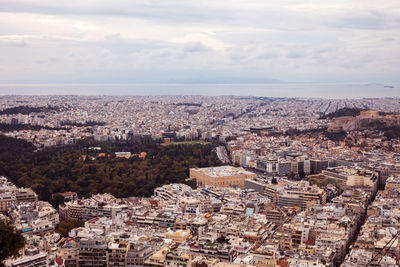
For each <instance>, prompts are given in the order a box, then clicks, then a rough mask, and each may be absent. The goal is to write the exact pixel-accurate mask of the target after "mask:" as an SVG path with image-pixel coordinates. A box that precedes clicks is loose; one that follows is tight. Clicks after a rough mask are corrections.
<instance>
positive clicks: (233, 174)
mask: <svg viewBox="0 0 400 267" xmlns="http://www.w3.org/2000/svg"><path fill="white" fill-rule="evenodd" d="M256 176H257V175H256V174H255V173H252V172H249V171H246V170H244V169H242V168H235V167H232V166H220V167H210V168H191V169H190V179H196V181H197V185H213V186H217V187H225V186H233V187H244V180H246V179H251V178H255V177H256Z"/></svg>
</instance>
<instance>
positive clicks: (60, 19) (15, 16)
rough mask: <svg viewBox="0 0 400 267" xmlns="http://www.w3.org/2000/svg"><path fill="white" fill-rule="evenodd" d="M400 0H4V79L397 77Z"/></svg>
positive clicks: (0, 23)
mask: <svg viewBox="0 0 400 267" xmlns="http://www.w3.org/2000/svg"><path fill="white" fill-rule="evenodd" d="M399 70H400V1H399V0H385V1H377V0H376V1H369V0H350V1H349V0H330V1H321V0H311V1H301V0H293V1H289V0H279V1H268V0H262V1H249V0H247V1H241V0H224V1H217V0H201V1H199V0H195V1H194V0H193V1H192V0H186V1H184V0H181V1H178V0H159V1H153V0H112V1H110V0H57V1H55V0H1V4H0V83H2V84H24V83H110V84H111V83H122V84H123V83H267V82H271V81H287V82H381V83H386V82H391V83H396V82H400V75H399Z"/></svg>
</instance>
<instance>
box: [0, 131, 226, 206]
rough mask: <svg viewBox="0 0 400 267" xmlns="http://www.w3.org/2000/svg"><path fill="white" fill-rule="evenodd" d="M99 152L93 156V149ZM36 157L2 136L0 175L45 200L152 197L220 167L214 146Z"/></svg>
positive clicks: (115, 146) (82, 144) (130, 146)
mask: <svg viewBox="0 0 400 267" xmlns="http://www.w3.org/2000/svg"><path fill="white" fill-rule="evenodd" d="M94 146H96V147H101V150H93V149H90V148H91V147H94ZM33 151H34V146H33V145H32V144H30V143H28V142H25V141H23V140H17V139H13V138H8V137H5V136H0V175H4V176H6V177H8V178H9V179H11V181H12V182H14V183H15V184H17V185H18V186H24V187H31V188H32V189H33V190H35V191H36V192H37V193H38V195H39V197H40V198H41V199H42V200H46V201H47V200H49V199H50V198H51V195H52V194H53V193H59V192H67V191H73V192H77V193H78V194H79V195H80V196H84V197H89V196H91V195H92V194H97V193H111V194H113V195H115V196H116V197H129V196H150V195H152V194H153V190H154V188H156V187H158V186H162V185H164V184H167V183H187V181H185V180H186V178H188V176H189V168H191V167H208V166H218V165H220V164H221V163H220V161H219V160H218V157H217V155H216V153H215V151H214V149H213V146H212V144H202V143H191V144H179V145H170V146H162V145H160V144H159V143H158V142H156V141H154V140H151V139H141V140H136V141H133V140H130V141H116V142H103V143H99V142H96V141H94V140H84V141H79V142H78V143H77V144H75V145H71V146H64V147H52V148H48V149H44V150H43V151H37V152H33ZM118 151H125V152H131V153H132V154H138V153H140V152H146V153H147V155H146V158H145V159H141V158H139V157H135V156H134V157H131V158H129V159H125V158H117V157H116V156H115V152H118Z"/></svg>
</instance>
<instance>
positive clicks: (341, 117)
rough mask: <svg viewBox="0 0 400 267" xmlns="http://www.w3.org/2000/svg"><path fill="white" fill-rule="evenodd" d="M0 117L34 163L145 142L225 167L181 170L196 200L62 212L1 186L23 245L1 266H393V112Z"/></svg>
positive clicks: (250, 109) (218, 106) (227, 103)
mask: <svg viewBox="0 0 400 267" xmlns="http://www.w3.org/2000/svg"><path fill="white" fill-rule="evenodd" d="M0 110H1V112H0V124H1V127H2V128H1V129H0V130H1V133H2V134H3V135H6V136H8V137H12V138H17V139H23V140H26V141H28V142H31V143H33V144H34V146H35V148H36V150H37V151H42V150H45V149H47V148H54V147H60V148H62V147H66V146H68V145H73V144H75V143H77V142H78V141H79V140H83V139H93V140H95V141H97V142H117V141H121V140H123V141H124V140H126V141H128V140H139V139H141V138H151V139H153V140H157V141H158V142H159V143H160V144H162V145H163V146H168V145H173V144H187V145H190V144H191V143H194V142H197V143H199V144H202V143H208V144H213V145H215V153H216V154H217V156H218V158H219V160H220V161H221V166H208V167H192V168H190V170H189V171H188V177H187V180H188V181H195V182H196V184H197V186H195V187H194V186H193V187H191V186H189V185H187V184H183V183H173V184H165V185H163V186H160V187H158V188H156V189H155V190H154V194H153V196H151V197H138V196H137V195H135V192H132V196H131V197H126V198H116V197H114V196H113V195H111V194H109V193H104V194H95V195H92V196H91V197H86V198H85V197H82V196H79V195H78V194H77V193H76V192H53V195H57V196H60V197H62V199H63V201H62V203H60V205H59V206H58V207H54V206H53V205H51V204H50V203H49V202H47V201H42V200H40V199H39V197H38V195H37V194H36V193H35V192H34V191H33V190H32V189H30V188H22V187H18V186H17V185H16V184H14V183H12V182H11V181H10V180H9V179H8V177H0V220H11V221H12V222H13V225H14V226H15V227H16V228H17V229H18V230H19V231H21V232H22V235H23V236H24V238H25V240H26V244H25V247H24V248H23V249H22V251H21V253H20V256H19V257H13V258H8V259H7V260H6V261H5V262H4V264H5V266H21V267H22V266H68V267H74V266H99V267H100V266H180V267H187V266H198V267H203V266H221V267H223V266H237V267H239V266H265V267H275V266H282V267H285V266H301V267H303V266H304V267H309V266H310V267H311V266H318V267H322V266H330V267H336V266H342V267H353V266H355V267H362V266H380V267H395V266H400V242H399V241H400V139H399V137H398V136H396V134H395V133H396V129H398V128H399V127H400V115H399V114H398V112H399V111H400V99H397V98H377V99H335V100H330V99H300V98H267V97H236V96H220V97H207V96H158V97H156V96H154V97H130V96H127V97H122V96H121V97H117V96H2V97H0ZM354 112H355V113H354ZM332 114H336V115H334V116H333V115H332ZM91 149H92V150H96V151H97V150H98V152H99V153H98V157H93V158H92V160H93V161H95V160H98V159H99V158H100V157H102V156H104V153H102V151H101V150H102V147H101V146H100V147H92V148H91ZM92 154H93V153H92ZM114 156H115V157H117V158H121V159H120V160H129V159H130V158H131V157H134V156H135V155H134V153H133V151H115V152H114ZM136 156H138V157H139V158H145V157H146V151H141V153H140V154H138V155H136ZM82 160H85V159H82ZM0 167H1V168H3V167H2V166H0ZM77 221H79V222H81V224H80V225H79V226H78V225H77V227H74V228H71V229H68V231H67V232H66V233H62V232H60V231H56V228H57V229H60V225H61V224H68V223H72V222H77ZM57 226H58V227H57Z"/></svg>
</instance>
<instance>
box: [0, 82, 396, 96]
mask: <svg viewBox="0 0 400 267" xmlns="http://www.w3.org/2000/svg"><path fill="white" fill-rule="evenodd" d="M0 95H118V96H121V95H131V96H154V95H209V96H218V95H237V96H264V97H301V98H303V97H304V98H336V99H337V98H377V97H379V98H381V97H400V84H391V83H389V84H377V83H373V84H338V83H271V84H15V85H11V84H6V85H0Z"/></svg>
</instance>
